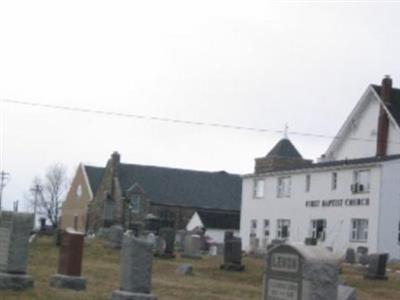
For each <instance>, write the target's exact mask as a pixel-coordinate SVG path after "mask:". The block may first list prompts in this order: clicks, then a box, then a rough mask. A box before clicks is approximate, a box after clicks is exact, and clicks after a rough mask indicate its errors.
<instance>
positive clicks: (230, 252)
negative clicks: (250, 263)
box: [220, 231, 244, 271]
mask: <svg viewBox="0 0 400 300" xmlns="http://www.w3.org/2000/svg"><path fill="white" fill-rule="evenodd" d="M224 241H225V246H224V263H223V264H222V265H221V267H220V268H221V269H224V270H228V271H243V270H244V265H242V240H241V239H240V238H238V237H235V236H233V232H232V231H225V237H224Z"/></svg>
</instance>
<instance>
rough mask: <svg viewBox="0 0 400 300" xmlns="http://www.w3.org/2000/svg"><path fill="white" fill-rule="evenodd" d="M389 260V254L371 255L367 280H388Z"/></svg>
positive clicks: (366, 275)
mask: <svg viewBox="0 0 400 300" xmlns="http://www.w3.org/2000/svg"><path fill="white" fill-rule="evenodd" d="M388 258H389V255H388V254H387V253H379V254H370V255H369V257H368V261H369V265H368V269H367V273H366V274H365V276H364V277H365V278H366V279H384V280H386V279H387V276H386V263H387V260H388Z"/></svg>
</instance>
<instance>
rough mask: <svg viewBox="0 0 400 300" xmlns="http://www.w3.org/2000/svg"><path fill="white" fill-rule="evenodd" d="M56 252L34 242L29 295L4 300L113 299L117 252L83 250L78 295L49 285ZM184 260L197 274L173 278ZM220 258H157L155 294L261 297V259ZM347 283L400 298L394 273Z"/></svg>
mask: <svg viewBox="0 0 400 300" xmlns="http://www.w3.org/2000/svg"><path fill="white" fill-rule="evenodd" d="M57 259H58V248H56V247H55V246H54V245H53V243H52V240H51V239H50V238H46V237H40V238H38V239H36V240H35V241H34V242H33V244H32V246H31V249H30V257H29V268H28V270H29V273H30V274H31V275H33V277H34V280H35V288H34V289H32V290H30V291H25V292H0V299H1V300H3V299H10V300H11V299H12V300H16V299H19V300H28V299H29V300H34V299H40V300H103V299H110V296H111V293H112V291H113V290H114V289H117V288H118V277H119V252H118V251H117V250H112V249H107V248H104V247H103V246H102V244H101V242H100V241H98V240H91V241H89V242H88V243H87V244H86V246H85V255H84V263H83V274H84V276H85V277H86V278H87V281H88V285H87V290H86V291H84V292H74V291H67V290H59V289H54V288H51V287H49V285H48V280H49V277H50V275H51V274H54V273H55V272H56V268H57ZM182 262H190V263H191V264H192V265H193V267H194V273H195V275H194V276H189V277H182V276H177V275H175V269H176V267H177V265H178V264H180V263H182ZM219 264H220V259H219V258H215V257H209V258H204V259H202V260H191V261H190V260H185V259H180V258H177V259H173V260H162V259H155V260H154V265H153V292H154V293H155V294H156V295H157V296H158V298H159V299H160V300H177V299H178V300H179V299H181V300H212V299H215V300H245V299H249V300H253V299H257V300H260V299H261V290H262V272H263V260H261V259H256V258H245V259H244V264H245V265H246V270H245V271H244V272H240V273H236V272H225V271H222V270H220V269H219ZM343 279H344V280H346V282H348V283H349V284H350V285H352V286H355V287H357V288H358V295H359V297H358V299H359V300H376V299H388V300H398V299H400V279H398V278H396V276H394V275H393V274H391V275H390V280H389V281H365V280H363V279H362V276H361V275H360V274H359V273H357V271H356V270H355V269H353V268H348V267H347V268H345V269H344V274H343Z"/></svg>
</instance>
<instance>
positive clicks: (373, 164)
mask: <svg viewBox="0 0 400 300" xmlns="http://www.w3.org/2000/svg"><path fill="white" fill-rule="evenodd" d="M394 160H400V158H398V159H393V161H394ZM390 161H392V160H390ZM385 162H386V161H375V162H369V163H359V164H347V165H346V164H344V163H343V165H337V166H326V167H324V166H322V167H317V166H311V167H309V168H301V169H293V170H287V171H272V172H267V173H261V174H245V175H242V178H243V179H244V178H257V177H265V176H280V175H282V176H284V175H292V174H304V173H317V172H324V171H336V170H346V169H359V168H367V167H378V166H380V165H381V164H382V163H385Z"/></svg>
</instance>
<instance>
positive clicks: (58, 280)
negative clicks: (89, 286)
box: [50, 229, 86, 291]
mask: <svg viewBox="0 0 400 300" xmlns="http://www.w3.org/2000/svg"><path fill="white" fill-rule="evenodd" d="M83 246H84V234H83V233H80V232H76V231H74V230H72V229H67V230H65V231H64V233H63V238H62V243H61V247H60V256H59V259H58V273H57V274H55V275H53V276H51V277H50V286H52V287H57V288H66V289H72V290H77V291H79V290H84V289H86V279H85V278H84V277H82V257H83Z"/></svg>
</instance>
